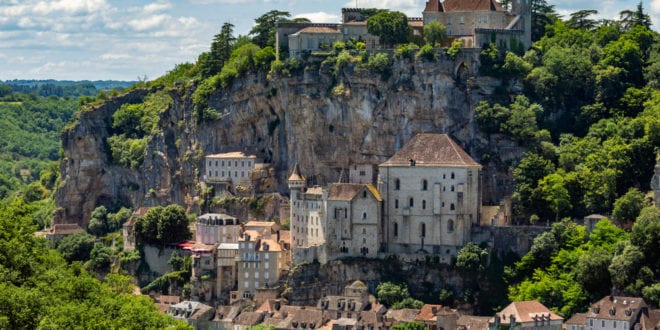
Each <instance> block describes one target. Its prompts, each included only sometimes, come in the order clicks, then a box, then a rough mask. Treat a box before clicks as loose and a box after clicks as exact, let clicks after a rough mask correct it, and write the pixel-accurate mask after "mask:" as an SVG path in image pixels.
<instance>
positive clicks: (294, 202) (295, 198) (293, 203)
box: [289, 163, 307, 251]
mask: <svg viewBox="0 0 660 330" xmlns="http://www.w3.org/2000/svg"><path fill="white" fill-rule="evenodd" d="M306 183H307V182H306V180H305V177H303V176H302V175H301V174H300V168H298V163H296V165H294V166H293V171H292V172H291V176H289V209H290V214H289V223H290V224H291V229H292V230H291V250H292V251H295V249H296V247H297V246H298V241H299V239H300V233H298V232H296V230H294V229H295V228H296V227H295V222H296V217H297V216H300V213H301V211H302V202H301V199H302V193H304V192H305V188H306Z"/></svg>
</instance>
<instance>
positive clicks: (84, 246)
mask: <svg viewBox="0 0 660 330" xmlns="http://www.w3.org/2000/svg"><path fill="white" fill-rule="evenodd" d="M93 247H94V236H91V235H89V234H87V233H78V234H74V235H67V236H64V238H62V239H61V240H60V241H59V242H58V243H57V251H59V252H60V254H62V257H64V259H65V260H66V261H68V262H73V261H87V260H88V259H89V254H90V252H91V251H92V248H93Z"/></svg>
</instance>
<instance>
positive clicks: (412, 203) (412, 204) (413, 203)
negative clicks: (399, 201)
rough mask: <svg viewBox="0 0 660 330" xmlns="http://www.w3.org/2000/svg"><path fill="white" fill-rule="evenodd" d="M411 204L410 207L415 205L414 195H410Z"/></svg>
mask: <svg viewBox="0 0 660 330" xmlns="http://www.w3.org/2000/svg"><path fill="white" fill-rule="evenodd" d="M409 205H410V207H413V206H415V200H414V199H413V198H412V197H410V203H409Z"/></svg>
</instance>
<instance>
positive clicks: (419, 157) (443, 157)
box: [380, 133, 481, 167]
mask: <svg viewBox="0 0 660 330" xmlns="http://www.w3.org/2000/svg"><path fill="white" fill-rule="evenodd" d="M411 160H412V161H414V163H415V164H414V165H415V166H460V167H467V166H469V167H481V165H479V163H477V162H475V161H474V160H473V159H472V157H470V155H468V154H467V152H465V150H463V148H461V146H459V145H458V144H457V143H456V142H455V141H454V140H452V138H450V137H449V135H447V134H430V133H423V134H417V135H415V137H413V138H412V139H410V141H409V142H408V143H407V144H406V145H405V146H403V148H401V150H399V151H398V152H397V153H396V154H394V156H392V158H390V159H389V160H387V161H386V162H384V163H382V164H381V165H380V166H410V161H411Z"/></svg>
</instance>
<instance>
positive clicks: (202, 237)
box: [195, 213, 241, 244]
mask: <svg viewBox="0 0 660 330" xmlns="http://www.w3.org/2000/svg"><path fill="white" fill-rule="evenodd" d="M240 235H241V224H240V222H239V221H238V219H236V218H234V217H232V216H229V215H226V214H218V213H207V214H204V215H201V216H199V217H197V222H196V223H195V241H197V242H200V243H204V244H216V243H236V242H238V238H239V237H240Z"/></svg>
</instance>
